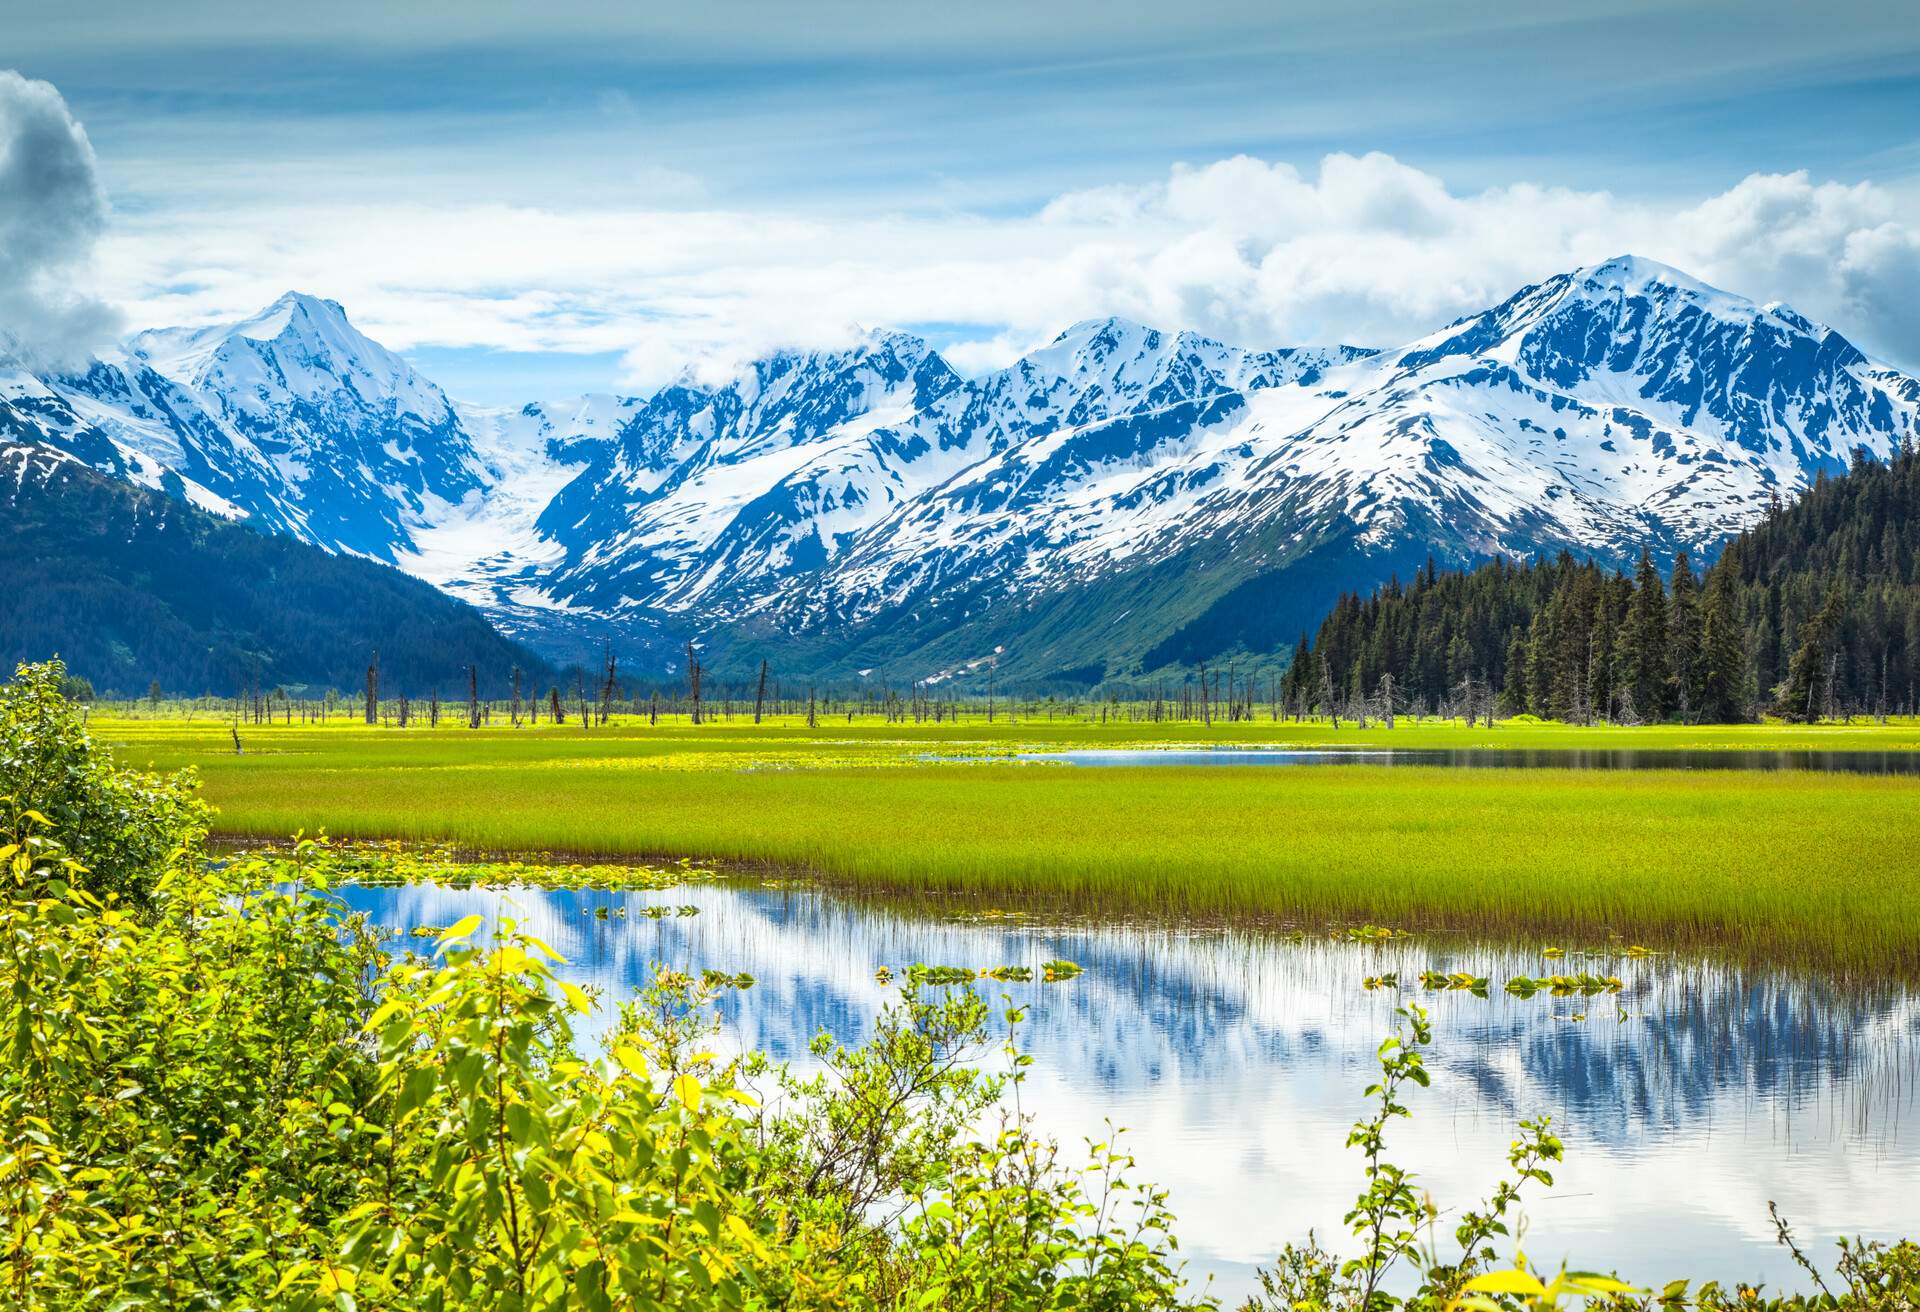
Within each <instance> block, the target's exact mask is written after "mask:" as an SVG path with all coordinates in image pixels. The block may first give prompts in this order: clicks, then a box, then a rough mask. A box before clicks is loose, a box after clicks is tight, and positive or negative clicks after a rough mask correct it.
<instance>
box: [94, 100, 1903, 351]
mask: <svg viewBox="0 0 1920 1312" xmlns="http://www.w3.org/2000/svg"><path fill="white" fill-rule="evenodd" d="M76 131H77V130H76ZM74 139H77V140H79V141H80V144H81V146H82V147H84V139H83V138H77V137H75V138H74ZM667 190H674V191H675V192H676V194H677V196H678V197H680V198H681V199H679V200H678V201H677V202H676V201H675V200H674V199H673V198H671V197H667V196H663V197H662V198H661V200H660V202H659V205H658V207H657V208H649V209H643V210H635V209H622V210H614V209H572V208H562V207H559V206H555V207H552V208H530V207H526V206H508V205H497V204H486V203H473V204H463V205H447V204H434V205H426V204H405V203H382V204H378V205H374V204H371V203H352V204H347V203H341V204H335V205H328V204H313V203H301V204H297V205H296V204H274V203H262V202H258V201H255V202H252V203H241V204H237V205H234V206H228V207H223V208H222V209H221V210H220V211H219V212H218V213H211V212H209V213H193V212H184V211H169V212H156V213H151V214H142V215H139V216H136V217H134V218H133V219H130V220H129V221H128V223H129V224H130V226H126V227H125V228H124V229H123V230H122V231H120V232H118V233H116V234H114V235H113V236H111V237H110V238H109V239H108V241H106V242H105V243H103V246H102V251H103V255H102V259H103V264H104V265H105V266H106V269H107V271H108V272H109V273H110V274H111V276H112V278H113V279H114V283H115V286H116V287H117V288H118V289H119V290H120V291H121V292H122V293H123V294H124V297H125V299H126V300H128V301H129V302H130V304H131V306H132V309H133V312H134V313H135V315H136V316H137V317H138V318H139V320H140V321H141V322H143V323H179V322H197V321H198V322H204V321H208V320H212V319H216V318H220V317H223V316H231V315H234V314H237V313H241V312H245V311H248V310H251V309H253V308H256V307H257V306H258V305H261V304H265V303H266V302H267V301H269V300H271V299H272V298H273V297H274V296H275V295H277V294H278V293H279V292H281V291H283V290H285V289H286V288H287V287H289V286H296V287H300V288H302V289H304V290H309V291H313V292H317V293H321V294H324V295H328V296H332V297H334V298H335V299H338V300H341V301H343V302H344V303H345V304H346V305H347V306H348V308H349V310H350V311H352V312H353V314H354V315H355V318H356V320H358V321H359V322H360V323H361V324H362V326H363V327H365V328H367V329H368V331H370V332H372V333H373V334H374V335H375V336H377V337H381V338H383V339H384V340H387V341H389V342H390V343H391V344H393V345H395V346H398V347H401V348H406V347H410V346H414V345H422V344H430V345H436V346H480V347H491V348H497V349H502V350H515V351H539V350H559V351H575V352H608V351H614V352H621V353H624V358H625V360H626V366H627V373H628V376H627V378H626V379H625V380H624V381H625V382H627V383H628V384H630V385H632V386H635V387H645V386H650V385H653V384H657V383H659V382H661V381H663V380H664V379H665V378H667V377H669V376H671V375H672V374H673V373H675V372H676V371H678V370H679V369H681V368H683V367H687V366H689V365H693V366H697V367H699V368H700V369H701V371H702V372H703V373H708V374H711V373H714V372H716V371H724V370H725V369H726V368H727V367H729V366H730V365H731V364H732V363H733V362H735V361H738V360H740V359H743V358H746V357H748V356H751V355H753V354H756V353H759V352H762V351H764V350H766V349H768V348H770V347H772V346H775V345H811V346H820V345H834V344H839V343H842V342H845V341H849V340H851V339H852V337H853V336H854V334H856V333H857V332H858V331H860V330H861V329H862V328H872V327H883V326H913V325H933V326H934V332H935V335H936V336H937V337H938V338H939V339H940V341H941V343H942V345H943V348H944V349H945V350H946V351H947V353H948V354H949V356H950V358H952V359H953V360H954V361H955V363H956V364H958V365H960V366H961V367H963V368H971V369H984V368H989V367H992V366H995V365H998V364H1002V363H1005V362H1006V361H1007V360H1010V359H1011V358H1013V357H1014V356H1015V355H1017V354H1018V353H1019V352H1020V351H1021V350H1023V349H1026V348H1028V347H1031V346H1033V345H1035V344H1037V343H1038V342H1040V341H1043V340H1045V339H1046V338H1047V337H1049V336H1051V335H1052V334H1053V333H1054V332H1057V331H1058V330H1059V329H1060V328H1062V327H1064V326H1066V325H1067V324H1069V323H1071V322H1073V321H1074V320H1077V319H1082V318H1088V317H1093V316H1100V315H1107V314H1120V315H1126V316H1129V317H1132V318H1136V319H1140V320H1144V321H1146V322H1149V323H1153V324H1156V325H1159V326H1162V327H1166V328H1191V329H1195V330H1198V331H1201V332H1206V333H1209V334H1212V335H1214V336H1217V337H1221V338H1223V339H1225V340H1228V341H1232V342H1236V343H1241V344H1246V345H1253V346H1274V345H1285V344H1308V343H1321V344H1325V343H1331V342H1353V343H1358V344H1364V345H1376V346H1391V345H1397V344H1400V343H1403V342H1406V341H1409V340H1412V339H1413V338H1416V337H1419V336H1422V335H1424V334H1426V333H1429V332H1431V331H1433V330H1435V329H1436V328H1438V327H1440V326H1441V325H1443V324H1445V323H1447V322H1449V321H1450V320H1452V319H1454V318H1457V317H1458V316H1460V315H1463V314H1468V313H1471V312H1473V311H1476V310H1479V309H1482V308H1484V307H1486V306H1487V305H1489V304H1492V303H1494V302H1496V301H1498V300H1500V299H1501V298H1503V297H1505V296H1507V295H1509V294H1510V293H1512V292H1513V291H1515V290H1516V289H1518V288H1519V287H1521V286H1524V285H1525V284H1527V283H1529V282H1534V281H1537V280H1539V279H1540V278H1543V277H1546V276H1549V275H1551V274H1553V273H1556V272H1560V271H1563V270H1566V269H1569V268H1573V267H1576V266H1578V265H1581V264H1588V263H1593V262H1596V261H1599V260H1603V259H1606V258H1609V257H1611V256H1614V255H1618V254H1621V253H1625V252H1632V253H1635V254H1640V255H1645V256H1649V257H1651V258H1654V259H1658V260H1663V261H1665V262H1667V263H1669V264H1673V265H1675V266H1677V267H1679V268H1682V269H1684V270H1686V271H1688V272H1689V273H1692V274H1694V275H1695V276H1697V277H1700V278H1703V279H1705V280H1707V281H1709V282H1712V283H1715V284H1717V285H1719V286H1722V287H1725V288H1727V289H1728V290H1730V291H1734V292H1738V293H1740V294H1743V295H1746V296H1750V297H1752V298H1754V299H1755V300H1760V301H1767V300H1782V301H1786V302H1788V303H1790V304H1792V305H1793V306H1794V307H1795V308H1797V309H1799V310H1800V311H1801V312H1803V313H1805V314H1807V315H1810V316H1811V317H1813V318H1815V319H1819V320H1822V321H1825V322H1827V323H1830V324H1832V325H1833V326H1834V327H1836V328H1838V329H1840V330H1841V331H1842V332H1844V333H1846V334H1847V335H1848V336H1849V337H1850V338H1852V339H1853V340H1854V341H1856V342H1857V343H1859V344H1860V345H1861V346H1862V347H1863V348H1864V349H1866V350H1868V351H1869V352H1871V353H1875V354H1878V355H1881V356H1883V357H1886V358H1889V359H1891V360H1893V361H1894V362H1895V363H1898V364H1903V365H1905V366H1907V367H1909V368H1911V367H1914V366H1916V365H1920V309H1917V308H1916V307H1920V233H1917V232H1916V229H1915V228H1914V226H1913V225H1912V224H1911V223H1910V222H1909V221H1908V220H1907V219H1906V218H1905V217H1904V215H1903V211H1902V206H1901V204H1900V203H1899V201H1898V199H1897V198H1896V197H1895V195H1894V194H1893V193H1891V192H1890V191H1888V190H1887V189H1886V188H1884V187H1882V186H1879V185H1876V184H1870V183H1858V184H1851V185H1849V184H1841V183H1833V182H1819V181H1815V180H1813V179H1812V178H1810V177H1809V176H1808V175H1807V174H1805V173H1789V174H1768V175H1754V176H1752V177H1749V178H1747V179H1745V180H1744V181H1742V182H1740V183H1738V184H1737V185H1735V186H1733V187H1732V188H1730V189H1728V190H1726V191H1725V192H1722V193H1720V194H1717V195H1711V196H1703V197H1697V198H1693V199H1689V200H1683V201H1679V202H1658V203H1656V202H1652V201H1646V200H1637V199H1632V198H1623V197H1620V196H1616V195H1613V194H1610V193H1608V192H1604V191H1582V190H1573V189H1567V188H1557V187H1543V186H1536V185H1532V184H1527V183H1517V184H1514V185H1509V186H1502V187H1494V188H1488V189H1484V190H1480V191H1462V190H1456V189H1454V188H1452V187H1449V186H1448V185H1447V184H1446V182H1445V180H1444V179H1442V178H1440V177H1438V176H1436V175H1434V174H1432V173H1430V172H1427V171H1424V170H1422V169H1418V168H1415V167H1413V166H1411V165H1409V164H1407V163H1405V162H1403V161H1401V160H1398V159H1395V158H1393V157H1392V156H1389V155H1384V154H1378V153H1374V154H1365V155H1348V154H1333V155H1328V156H1327V157H1325V158H1324V159H1323V160H1321V161H1320V162H1319V164H1318V165H1317V166H1316V167H1314V168H1312V169H1308V170H1303V169H1299V168H1296V167H1294V166H1292V165H1290V164H1287V163H1283V162H1274V161H1268V160H1261V159H1254V158H1251V157H1246V156H1240V157H1235V158H1231V159H1224V160H1219V161H1216V162H1213V163H1209V164H1205V165H1198V166H1184V165H1183V166H1180V167H1176V168H1174V169H1172V170H1170V171H1169V172H1168V173H1167V174H1166V175H1165V176H1163V177H1162V178H1160V179H1158V180H1156V181H1153V182H1149V183H1145V184H1142V185H1136V186H1108V187H1101V188H1096V189H1091V190H1085V191H1076V192H1072V193H1069V194H1065V195H1061V196H1058V197H1056V198H1055V199H1053V200H1052V201H1051V202H1050V203H1048V204H1046V205H1044V206H1042V207H1040V208H1038V209H1036V210H1033V211H1031V212H1027V213H1022V214H1012V215H1008V214H1002V213H995V214H981V213H969V212H965V211H955V210H945V209H941V210H924V211H915V212H909V213H898V214H888V213H857V214H851V215H847V214H831V213H821V212H799V211H791V212H783V211H778V210H765V209H754V210H747V209H725V208H717V207H712V206H701V207H698V208H696V207H694V206H695V205H696V204H697V201H698V197H699V189H698V187H697V185H691V184H690V185H687V186H684V187H680V186H676V188H674V189H667ZM687 198H691V199H687ZM610 381H611V380H610Z"/></svg>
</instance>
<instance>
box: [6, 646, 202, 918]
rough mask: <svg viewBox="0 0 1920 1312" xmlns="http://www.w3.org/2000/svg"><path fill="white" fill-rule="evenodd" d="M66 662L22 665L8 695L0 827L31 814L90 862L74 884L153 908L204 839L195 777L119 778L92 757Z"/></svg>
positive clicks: (128, 773) (96, 754)
mask: <svg viewBox="0 0 1920 1312" xmlns="http://www.w3.org/2000/svg"><path fill="white" fill-rule="evenodd" d="M65 682H66V672H65V670H64V669H63V668H62V667H61V665H60V663H59V662H58V661H50V662H48V663H46V664H42V665H22V666H20V667H19V669H18V670H16V671H15V673H14V677H13V681H12V682H11V683H8V684H7V685H6V686H5V687H3V688H0V823H4V824H6V825H7V826H8V827H9V829H11V830H14V831H18V830H20V829H21V827H22V825H23V824H26V823H28V822H27V820H26V816H27V814H28V813H29V812H32V813H37V814H38V815H40V816H42V817H44V820H45V822H46V825H47V826H48V827H50V828H51V829H52V831H53V832H54V833H55V834H57V835H58V836H59V839H60V841H61V842H62V843H63V844H65V845H66V847H67V848H68V849H69V850H70V851H72V852H74V853H77V854H83V857H84V865H85V870H84V872H83V873H82V872H75V873H73V874H72V876H71V881H70V882H73V883H75V884H77V885H79V886H80V887H83V888H85V889H86V890H87V891H89V892H91V893H93V894H94V895H95V896H97V897H101V898H108V897H113V898H117V899H119V900H121V901H123V902H126V903H130V904H132V905H135V906H139V907H145V906H147V905H148V904H149V903H150V902H151V900H152V897H153V891H154V884H155V881H156V880H158V879H159V878H160V877H161V875H162V874H163V873H164V872H166V871H168V870H169V869H172V868H174V867H175V866H176V865H177V864H178V862H179V860H180V859H181V858H182V856H183V854H185V853H188V852H191V851H194V850H196V849H197V848H198V846H199V844H200V842H201V840H202V839H203V838H204V837H205V835H206V829H207V811H206V807H205V806H204V805H203V804H202V803H201V802H200V801H199V800H198V799H197V798H196V797H195V796H194V780H193V777H192V775H191V774H188V773H184V772H183V773H181V774H177V775H173V776H171V777H168V778H156V777H154V776H152V775H149V774H143V773H141V772H139V771H136V770H125V769H121V768H119V767H117V766H115V765H114V764H113V761H112V758H111V757H110V756H109V755H108V754H107V753H106V752H104V751H100V750H97V749H96V748H95V747H94V743H93V739H92V737H91V735H89V734H88V733H87V729H86V725H85V723H84V721H83V720H82V718H81V712H80V709H79V707H77V706H76V705H74V703H72V702H71V701H69V700H67V698H66V697H64V696H62V694H61V688H62V685H63V684H64V683H65Z"/></svg>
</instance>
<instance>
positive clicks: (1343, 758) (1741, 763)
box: [980, 747, 1920, 775]
mask: <svg viewBox="0 0 1920 1312" xmlns="http://www.w3.org/2000/svg"><path fill="white" fill-rule="evenodd" d="M980 759H982V760H985V759H988V758H984V757H983V758H980ZM1016 759H1019V760H1022V761H1035V762H1043V763H1044V762H1052V763H1055V764H1060V765H1084V766H1139V765H1179V766H1185V765H1200V766H1209V765H1212V766H1219V765H1266V766H1274V765H1424V766H1453V767H1457V768H1469V769H1502V770H1758V771H1763V772H1765V771H1775V770H1812V771H1815V772H1818V773H1826V774H1900V775H1910V774H1920V752H1821V751H1751V752H1749V751H1683V750H1676V751H1631V750H1620V749H1611V748H1603V749H1599V750H1591V751H1589V750H1557V749H1531V748H1513V749H1509V748H1496V747H1485V748H1482V747H1468V748H1448V749H1421V750H1409V751H1400V750H1397V749H1390V748H1382V749H1379V750H1373V749H1359V748H1352V749H1329V750H1325V751H1292V750H1288V749H1286V748H1273V747H1217V748H1216V747H1207V748H1139V749H1127V748H1111V749H1106V748H1101V749H1088V750H1085V751H1063V752H1023V753H1021V754H1020V755H1019V757H1018V758H1016Z"/></svg>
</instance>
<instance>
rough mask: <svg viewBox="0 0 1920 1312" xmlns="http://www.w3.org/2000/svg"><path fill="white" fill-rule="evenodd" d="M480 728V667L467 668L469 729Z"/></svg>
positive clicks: (471, 666) (470, 666)
mask: <svg viewBox="0 0 1920 1312" xmlns="http://www.w3.org/2000/svg"><path fill="white" fill-rule="evenodd" d="M479 727H480V667H479V666H477V665H469V666H467V728H469V729H478V728H479Z"/></svg>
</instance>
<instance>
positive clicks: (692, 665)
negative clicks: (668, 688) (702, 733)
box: [687, 638, 700, 724]
mask: <svg viewBox="0 0 1920 1312" xmlns="http://www.w3.org/2000/svg"><path fill="white" fill-rule="evenodd" d="M687 695H688V697H689V698H690V699H691V701H692V704H693V722H694V723H695V724H698V723H700V653H699V652H697V651H695V650H694V647H693V639H692V638H688V639H687Z"/></svg>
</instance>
